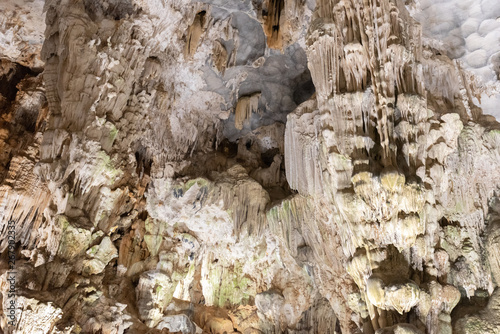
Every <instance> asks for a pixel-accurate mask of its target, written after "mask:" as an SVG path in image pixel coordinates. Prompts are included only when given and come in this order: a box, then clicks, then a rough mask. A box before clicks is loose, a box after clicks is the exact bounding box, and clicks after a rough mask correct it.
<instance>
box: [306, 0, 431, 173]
mask: <svg viewBox="0 0 500 334" xmlns="http://www.w3.org/2000/svg"><path fill="white" fill-rule="evenodd" d="M314 15H315V20H314V22H313V24H312V25H311V28H310V31H309V36H308V39H307V44H308V49H307V53H308V59H309V68H310V71H311V76H312V79H313V81H314V84H315V87H316V92H317V99H318V107H319V109H320V110H325V109H328V110H329V111H330V113H331V116H332V121H333V123H335V124H337V125H336V126H335V128H334V130H335V131H336V133H337V136H339V138H338V141H339V142H341V139H342V137H344V136H345V130H346V129H347V128H352V127H353V126H355V125H352V124H348V123H353V122H354V123H355V120H357V119H359V120H363V121H364V122H365V123H368V119H366V112H364V111H363V109H362V108H357V109H358V110H357V114H355V111H354V110H350V111H349V112H346V107H345V106H344V105H342V104H339V103H338V101H335V96H337V95H340V94H345V93H354V92H362V91H366V90H367V88H368V87H370V89H371V91H372V92H373V95H374V97H375V103H374V104H373V105H372V106H371V108H372V110H370V111H369V114H370V115H374V118H375V126H376V130H377V132H378V138H379V139H378V141H379V143H380V146H381V149H382V152H381V155H382V161H383V165H384V166H388V165H394V163H395V158H394V157H395V155H396V152H394V149H395V147H396V145H395V144H394V138H393V128H394V124H393V123H394V117H393V114H394V108H395V105H396V103H395V102H396V99H397V95H398V94H402V93H404V94H410V95H420V96H423V97H425V91H424V85H423V82H424V80H423V72H422V66H421V64H420V62H419V61H420V57H421V28H420V26H419V25H418V24H417V23H415V22H414V21H413V20H412V19H411V18H410V17H409V16H408V14H407V13H406V12H405V9H404V6H401V5H400V4H399V3H398V2H397V1H392V0H391V1H375V0H371V1H361V0H350V1H341V2H339V1H336V0H333V1H332V0H330V1H329V0H321V1H319V3H318V6H317V8H316V10H315V14H314ZM422 112H423V113H424V114H426V111H425V108H424V110H422ZM363 113H364V114H363ZM360 131H362V133H361V132H358V133H356V135H358V136H366V133H367V129H366V127H363V128H362V129H361V130H360ZM339 151H340V152H339V153H341V154H344V153H347V152H343V151H342V148H339Z"/></svg>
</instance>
